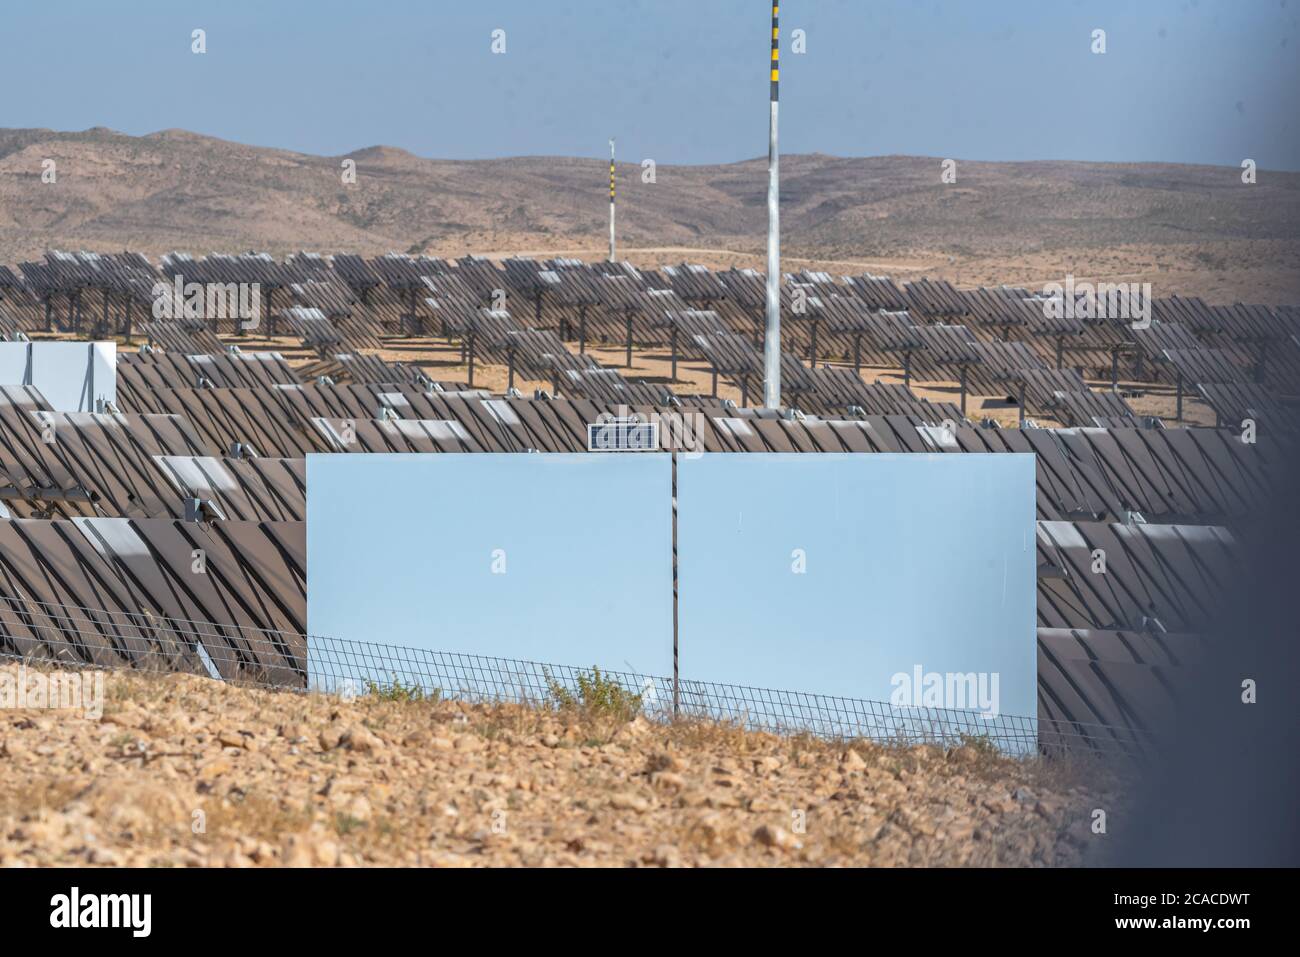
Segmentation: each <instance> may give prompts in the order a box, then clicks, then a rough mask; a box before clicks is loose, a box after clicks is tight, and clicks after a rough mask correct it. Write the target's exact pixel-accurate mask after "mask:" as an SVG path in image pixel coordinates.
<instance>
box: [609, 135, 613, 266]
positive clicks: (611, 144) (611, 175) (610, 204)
mask: <svg viewBox="0 0 1300 957" xmlns="http://www.w3.org/2000/svg"><path fill="white" fill-rule="evenodd" d="M609 261H610V262H614V140H613V139H612V138H611V139H610V141H609Z"/></svg>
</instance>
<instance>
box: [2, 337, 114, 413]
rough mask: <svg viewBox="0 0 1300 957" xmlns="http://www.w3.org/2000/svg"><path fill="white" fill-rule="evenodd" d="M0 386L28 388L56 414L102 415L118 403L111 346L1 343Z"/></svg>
mask: <svg viewBox="0 0 1300 957" xmlns="http://www.w3.org/2000/svg"><path fill="white" fill-rule="evenodd" d="M0 385H31V386H35V387H36V388H37V389H39V390H40V391H41V394H42V395H43V396H44V397H45V399H46V401H47V402H49V404H50V407H51V408H52V409H53V410H54V411H55V412H102V411H104V408H105V406H104V404H105V403H106V402H116V401H117V345H116V343H112V342H0Z"/></svg>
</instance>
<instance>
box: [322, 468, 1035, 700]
mask: <svg viewBox="0 0 1300 957" xmlns="http://www.w3.org/2000/svg"><path fill="white" fill-rule="evenodd" d="M955 489H960V490H961V493H960V496H959V497H958V496H955V495H954V490H955ZM677 490H678V491H677V505H678V512H677V549H678V582H679V585H678V589H679V590H678V595H679V605H680V612H679V618H680V632H679V645H680V649H681V662H680V663H681V673H682V675H683V676H685V677H687V678H693V679H697V680H701V681H721V682H734V683H736V684H743V685H751V686H756V687H759V688H778V689H792V690H796V691H815V692H819V693H822V694H833V695H841V696H844V697H850V698H865V699H868V700H874V701H888V700H889V699H890V695H891V694H892V692H893V690H894V684H893V678H894V676H895V675H897V674H906V675H911V674H913V673H914V670H915V668H916V667H917V666H920V667H921V668H922V671H923V673H929V672H936V673H939V674H946V673H949V672H951V673H954V674H970V673H976V674H978V673H983V674H986V675H990V676H991V675H993V674H997V675H998V676H999V682H998V683H999V702H998V704H997V710H999V711H1000V713H1002V714H1006V715H1019V716H1030V717H1032V716H1033V715H1034V714H1036V713H1037V704H1036V701H1037V688H1038V664H1037V661H1038V659H1037V650H1036V649H1037V645H1036V641H1035V636H1036V611H1035V596H1036V594H1037V591H1036V589H1037V584H1036V580H1035V577H1034V576H1035V565H1036V562H1037V553H1036V550H1035V538H1034V509H1035V498H1034V496H1035V493H1034V459H1033V456H1031V455H1009V454H1004V453H998V454H967V455H948V454H942V453H935V454H929V455H919V454H915V453H903V454H873V455H858V454H852V453H827V454H822V455H801V454H798V453H775V454H764V453H757V454H746V455H725V454H724V455H711V454H705V455H702V456H699V457H698V458H695V459H691V458H689V457H686V456H680V457H679V458H678V463H677ZM313 494H314V492H313ZM791 503H797V505H792V504H791ZM881 503H887V504H886V505H885V506H884V507H882V505H881ZM796 550H798V551H799V554H798V555H796V553H795V552H796ZM796 562H797V563H798V566H797V567H798V568H799V569H801V570H800V571H798V572H796V571H795V569H796ZM947 706H948V707H955V706H959V705H958V704H957V703H955V702H949V703H948V704H947ZM968 707H969V708H971V709H974V707H975V705H974V703H973V702H972V703H970V704H969V705H968Z"/></svg>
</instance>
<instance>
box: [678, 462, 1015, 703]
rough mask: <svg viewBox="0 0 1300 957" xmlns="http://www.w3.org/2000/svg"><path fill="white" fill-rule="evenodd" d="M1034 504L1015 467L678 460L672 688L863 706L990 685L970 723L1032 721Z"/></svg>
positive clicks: (1010, 464)
mask: <svg viewBox="0 0 1300 957" xmlns="http://www.w3.org/2000/svg"><path fill="white" fill-rule="evenodd" d="M958 488H959V489H961V495H960V500H957V499H955V498H954V496H953V489H958ZM1035 494H1036V493H1035V485H1034V459H1033V456H1032V455H1019V454H1005V453H996V454H983V453H976V454H967V455H947V454H943V453H933V454H916V453H900V454H892V453H885V454H874V455H861V454H856V453H824V454H820V455H802V454H799V453H794V452H791V453H749V454H746V455H711V454H707V453H706V454H704V455H701V456H698V457H695V458H691V457H690V456H679V457H678V463H677V506H678V512H677V551H678V582H679V588H678V594H679V613H678V614H679V620H680V633H679V644H680V666H681V673H682V675H683V676H685V677H688V678H692V679H696V680H700V681H719V682H733V683H735V684H742V685H749V686H752V687H758V688H778V689H791V690H797V691H812V692H817V693H819V694H830V695H839V696H843V697H849V698H863V699H867V700H872V701H889V700H890V699H891V697H892V696H893V694H894V692H895V691H896V690H899V689H900V688H904V689H906V688H907V687H908V685H906V684H904V683H903V682H901V681H898V680H896V679H897V676H898V675H908V676H911V675H913V674H914V673H915V672H916V669H917V668H918V667H919V668H920V669H921V673H922V674H931V673H935V674H941V675H947V674H962V675H965V674H976V675H986V676H988V678H987V679H986V681H988V682H991V680H992V676H993V675H997V676H998V700H997V702H996V705H995V707H994V708H992V709H985V710H992V711H996V712H997V713H999V714H1003V715H1016V716H1030V717H1032V716H1033V715H1035V714H1036V713H1037V703H1036V702H1037V687H1038V665H1037V651H1036V647H1037V646H1036V641H1035V636H1036V627H1037V612H1036V596H1037V582H1036V579H1035V572H1036V564H1037V551H1036V547H1035V543H1036V540H1035V531H1034V513H1035ZM792 502H797V503H798V507H797V508H791V507H790V506H789V503H792ZM882 502H887V503H889V505H888V507H887V508H881V507H880V503H882ZM912 684H913V685H915V684H916V682H912ZM990 690H991V685H990ZM904 700H905V701H906V700H908V699H907V698H906V697H905V698H904ZM912 700H913V701H915V702H920V701H922V700H924V699H923V698H920V697H917V698H914V699H912ZM940 706H942V707H948V708H963V707H964V708H965V709H967V710H979V709H977V708H976V704H975V702H974V701H968V702H967V703H966V704H965V705H963V704H962V703H961V702H960V701H955V700H954V701H944V702H943V703H942V704H941V705H940Z"/></svg>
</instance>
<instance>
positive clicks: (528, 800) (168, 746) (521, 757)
mask: <svg viewBox="0 0 1300 957" xmlns="http://www.w3.org/2000/svg"><path fill="white" fill-rule="evenodd" d="M3 671H8V672H10V674H11V676H16V674H17V667H16V666H14V665H6V666H3V667H0V672H3ZM395 697H399V696H393V695H384V694H378V695H368V696H362V697H357V698H354V699H352V700H342V699H339V698H336V697H330V696H325V695H318V694H310V695H308V694H295V693H290V692H272V691H263V690H251V689H245V688H237V687H231V686H228V685H223V684H220V683H218V682H214V681H212V680H210V679H207V678H199V677H194V676H189V675H165V676H157V675H138V674H122V673H109V674H107V675H106V676H105V700H104V706H103V713H102V715H100V716H98V718H95V717H87V716H86V715H85V714H84V713H83V712H82V711H74V710H55V709H30V708H29V709H26V710H19V709H12V708H11V709H3V710H0V759H2V763H0V767H2V768H3V774H0V865H7V866H25V865H72V866H79V865H86V864H90V865H149V866H232V867H249V866H291V867H292V866H366V865H428V866H502V865H525V866H554V865H561V866H593V865H594V866H620V867H621V866H678V865H680V866H710V865H723V866H733V865H741V866H761V865H800V866H809V865H811V866H827V865H841V866H866V865H872V866H874V865H1076V864H1080V863H1084V862H1087V861H1088V860H1091V859H1097V858H1099V857H1100V856H1101V855H1102V854H1104V844H1105V840H1106V838H1105V836H1104V835H1096V834H1094V833H1093V832H1092V828H1091V826H1090V825H1091V824H1092V820H1093V810H1094V809H1096V808H1102V809H1110V808H1111V807H1112V806H1113V805H1115V804H1116V803H1117V802H1120V801H1121V800H1122V796H1121V790H1120V788H1119V785H1118V784H1117V783H1116V782H1115V781H1114V780H1112V779H1111V778H1109V777H1107V776H1104V775H1100V774H1099V773H1098V772H1097V769H1095V768H1087V767H1084V766H1081V765H1076V764H1073V763H1061V762H1043V761H1031V762H1024V761H1015V760H1011V759H1007V758H1002V757H999V756H997V755H996V754H993V753H990V751H989V750H988V749H987V748H985V747H982V746H978V745H967V746H965V747H961V748H956V749H950V750H943V749H939V748H935V747H916V748H906V749H903V748H889V747H882V746H876V745H870V744H865V743H854V744H851V745H847V746H846V745H845V744H843V743H831V742H825V741H819V740H814V739H809V738H806V737H777V736H773V735H766V734H758V733H752V732H744V731H741V730H739V729H736V728H733V727H728V726H721V725H717V724H702V723H680V724H677V725H672V726H661V725H658V724H655V723H651V722H648V721H647V720H646V719H645V718H643V717H639V716H638V717H635V718H633V719H632V720H627V719H626V718H625V717H623V716H619V715H617V714H608V713H598V712H593V711H592V710H590V709H586V708H583V707H581V706H575V707H572V708H567V709H565V708H555V709H547V708H541V709H538V708H525V707H518V706H498V707H486V706H471V705H467V704H463V703H459V702H448V701H430V700H403V699H400V698H399V699H398V700H394V698H395Z"/></svg>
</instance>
